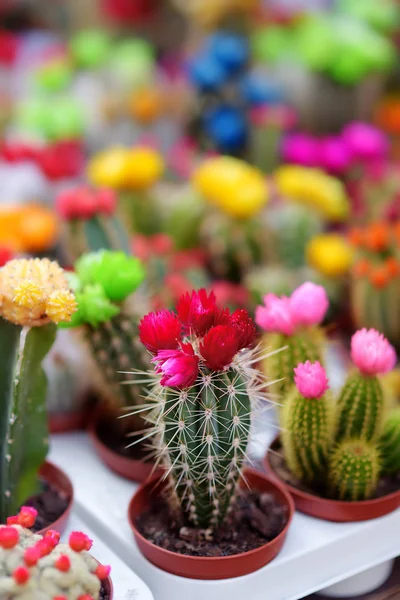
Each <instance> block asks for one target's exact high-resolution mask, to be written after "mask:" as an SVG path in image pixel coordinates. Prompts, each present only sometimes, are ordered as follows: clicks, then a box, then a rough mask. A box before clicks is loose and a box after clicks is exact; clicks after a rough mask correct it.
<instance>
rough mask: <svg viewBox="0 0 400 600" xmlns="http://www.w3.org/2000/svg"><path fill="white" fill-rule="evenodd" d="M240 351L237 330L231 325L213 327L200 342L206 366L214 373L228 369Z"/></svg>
mask: <svg viewBox="0 0 400 600" xmlns="http://www.w3.org/2000/svg"><path fill="white" fill-rule="evenodd" d="M238 350H239V337H238V333H237V328H236V327H232V326H230V325H217V326H216V327H213V328H212V329H210V330H209V332H208V333H206V335H205V336H204V338H203V340H202V341H201V342H200V354H201V355H202V357H203V359H204V362H205V364H206V366H207V367H208V368H209V369H212V370H213V371H222V370H223V369H224V368H225V367H228V366H229V365H230V364H231V363H232V359H233V357H234V356H235V354H236V353H237V351H238Z"/></svg>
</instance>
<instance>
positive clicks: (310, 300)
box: [289, 281, 329, 326]
mask: <svg viewBox="0 0 400 600" xmlns="http://www.w3.org/2000/svg"><path fill="white" fill-rule="evenodd" d="M289 303H290V310H291V313H292V318H293V322H294V323H295V324H296V325H306V326H307V325H308V326H310V325H319V324H320V323H321V322H322V321H323V319H324V317H325V315H326V311H327V310H328V307H329V300H328V296H327V293H326V291H325V288H323V287H322V286H321V285H316V284H315V283H311V281H307V282H306V283H303V284H302V285H300V286H299V287H298V288H297V289H296V290H294V292H293V293H292V295H291V296H290V300H289Z"/></svg>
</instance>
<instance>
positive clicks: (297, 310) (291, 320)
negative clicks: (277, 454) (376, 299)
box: [255, 282, 329, 402]
mask: <svg viewBox="0 0 400 600" xmlns="http://www.w3.org/2000/svg"><path fill="white" fill-rule="evenodd" d="M328 306H329V301H328V296H327V294H326V291H325V289H324V288H323V287H322V286H320V285H316V284H315V283H311V282H306V283H303V284H302V285H301V286H299V287H298V288H297V289H296V290H294V292H293V293H292V295H291V296H290V297H287V296H281V297H277V296H275V294H267V295H266V296H265V297H264V306H258V307H257V308H256V317H255V320H256V323H257V325H259V326H260V327H261V329H263V330H264V331H265V332H267V333H266V335H265V338H264V342H265V345H266V346H267V347H268V348H270V349H271V351H272V352H274V351H277V350H279V349H281V348H283V350H282V352H275V354H273V356H272V358H271V360H269V361H268V363H267V365H266V372H267V374H268V376H269V377H270V378H271V379H272V380H273V381H274V382H275V383H274V392H276V393H277V394H278V395H279V402H281V401H282V402H283V401H284V398H285V396H286V395H287V393H288V391H289V390H290V388H291V387H292V385H293V381H294V368H295V367H296V366H297V365H298V364H299V363H302V362H306V361H307V360H309V361H311V362H315V361H319V362H322V348H321V346H322V341H323V339H324V335H323V332H322V330H321V328H320V327H318V326H319V325H320V324H321V323H322V321H323V319H324V317H325V315H326V312H327V310H328Z"/></svg>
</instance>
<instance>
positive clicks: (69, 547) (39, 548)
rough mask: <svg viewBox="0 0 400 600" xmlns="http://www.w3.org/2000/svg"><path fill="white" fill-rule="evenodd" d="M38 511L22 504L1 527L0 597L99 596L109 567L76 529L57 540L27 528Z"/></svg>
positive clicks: (69, 599) (92, 599)
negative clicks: (16, 512)
mask: <svg viewBox="0 0 400 600" xmlns="http://www.w3.org/2000/svg"><path fill="white" fill-rule="evenodd" d="M36 516H37V512H36V510H35V509H33V508H30V507H22V509H21V511H20V513H19V514H18V515H17V516H15V517H10V518H9V519H8V520H7V525H0V597H1V598H7V600H29V599H33V598H34V599H35V600H50V599H53V600H56V599H59V598H63V599H64V600H79V599H82V598H85V600H99V598H100V591H101V587H102V581H105V580H106V579H107V578H108V576H109V574H110V567H108V566H106V565H101V564H99V563H98V562H97V560H95V559H94V558H93V557H92V556H91V555H90V554H89V550H90V549H91V547H92V540H91V539H90V538H89V537H88V536H87V535H86V534H84V533H82V532H80V531H74V532H72V533H71V534H70V536H69V540H68V544H60V534H59V533H58V532H57V531H52V530H50V531H48V532H47V533H45V535H44V536H42V535H39V534H34V533H32V532H31V531H30V529H29V528H30V527H32V526H33V525H34V523H35V519H36Z"/></svg>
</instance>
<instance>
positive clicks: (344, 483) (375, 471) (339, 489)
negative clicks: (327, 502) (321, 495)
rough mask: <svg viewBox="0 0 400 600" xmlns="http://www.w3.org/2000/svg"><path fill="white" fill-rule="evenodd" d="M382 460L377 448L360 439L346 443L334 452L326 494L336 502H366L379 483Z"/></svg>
mask: <svg viewBox="0 0 400 600" xmlns="http://www.w3.org/2000/svg"><path fill="white" fill-rule="evenodd" d="M380 469H381V459H380V455H379V452H378V449H377V447H376V445H374V444H371V443H369V442H366V441H364V440H360V439H353V440H345V441H343V442H341V443H340V444H339V445H338V446H337V448H336V449H335V451H334V452H333V454H332V456H331V460H330V465H329V472H328V481H329V491H330V494H331V495H332V497H333V498H335V499H337V500H350V501H356V500H366V499H368V498H370V496H371V495H372V494H373V492H374V490H375V489H376V486H377V484H378V479H379V474H380Z"/></svg>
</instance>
